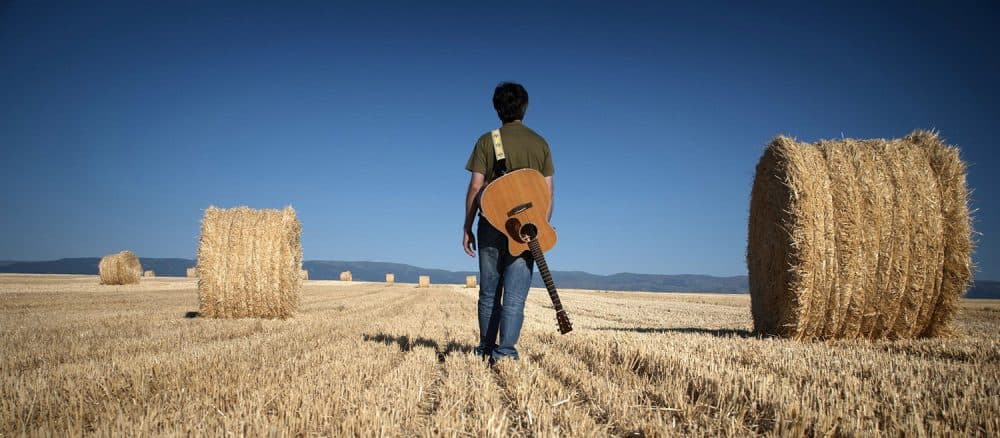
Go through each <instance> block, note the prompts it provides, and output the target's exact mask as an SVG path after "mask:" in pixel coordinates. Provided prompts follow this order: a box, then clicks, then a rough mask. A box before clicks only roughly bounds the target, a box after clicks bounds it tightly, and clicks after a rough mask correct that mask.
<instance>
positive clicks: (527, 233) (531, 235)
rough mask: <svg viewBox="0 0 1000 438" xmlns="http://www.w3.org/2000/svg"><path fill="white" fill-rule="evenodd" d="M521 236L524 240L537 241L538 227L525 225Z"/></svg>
mask: <svg viewBox="0 0 1000 438" xmlns="http://www.w3.org/2000/svg"><path fill="white" fill-rule="evenodd" d="M521 236H522V239H525V238H526V240H535V237H536V236H538V227H536V226H535V224H525V225H524V226H523V227H521Z"/></svg>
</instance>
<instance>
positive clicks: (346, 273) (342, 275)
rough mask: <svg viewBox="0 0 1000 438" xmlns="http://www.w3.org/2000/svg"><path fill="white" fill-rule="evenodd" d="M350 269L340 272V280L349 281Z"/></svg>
mask: <svg viewBox="0 0 1000 438" xmlns="http://www.w3.org/2000/svg"><path fill="white" fill-rule="evenodd" d="M351 278H352V277H351V271H344V272H341V273H340V281H351Z"/></svg>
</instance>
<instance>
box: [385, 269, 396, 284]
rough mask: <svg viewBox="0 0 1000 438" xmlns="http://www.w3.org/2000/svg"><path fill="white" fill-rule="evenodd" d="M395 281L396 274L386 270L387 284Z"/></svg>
mask: <svg viewBox="0 0 1000 438" xmlns="http://www.w3.org/2000/svg"><path fill="white" fill-rule="evenodd" d="M395 282H396V276H395V275H394V274H393V273H391V272H387V273H386V274H385V283H386V284H388V285H392V284H393V283H395Z"/></svg>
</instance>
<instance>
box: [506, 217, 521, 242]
mask: <svg viewBox="0 0 1000 438" xmlns="http://www.w3.org/2000/svg"><path fill="white" fill-rule="evenodd" d="M505 225H506V227H507V235H508V236H510V237H511V238H512V239H514V240H515V241H517V242H518V243H524V241H523V240H521V221H519V220H517V219H514V218H511V219H508V220H507V223H506V224H505Z"/></svg>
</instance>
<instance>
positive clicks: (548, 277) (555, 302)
mask: <svg viewBox="0 0 1000 438" xmlns="http://www.w3.org/2000/svg"><path fill="white" fill-rule="evenodd" d="M528 248H530V249H531V256H532V257H534V259H535V264H536V265H538V273H540V274H542V281H544V282H545V289H546V290H548V291H549V298H551V299H552V308H554V309H555V310H556V312H561V311H562V310H563V306H562V302H561V301H559V293H558V292H556V283H555V282H554V281H552V274H551V273H549V266H548V265H547V264H545V254H544V253H542V246H541V244H539V243H538V239H532V240H531V241H530V242H528Z"/></svg>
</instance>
